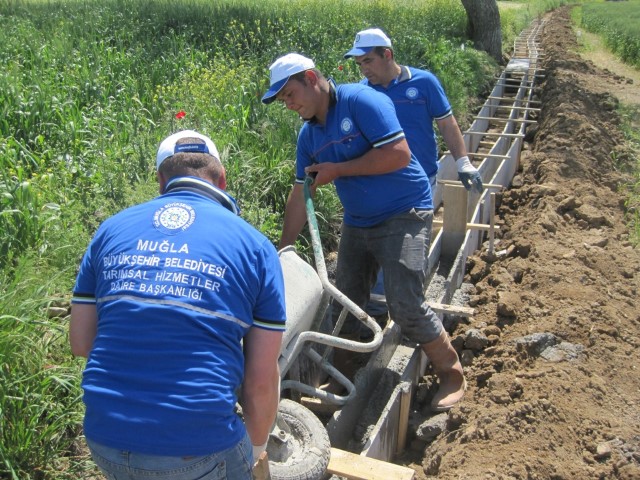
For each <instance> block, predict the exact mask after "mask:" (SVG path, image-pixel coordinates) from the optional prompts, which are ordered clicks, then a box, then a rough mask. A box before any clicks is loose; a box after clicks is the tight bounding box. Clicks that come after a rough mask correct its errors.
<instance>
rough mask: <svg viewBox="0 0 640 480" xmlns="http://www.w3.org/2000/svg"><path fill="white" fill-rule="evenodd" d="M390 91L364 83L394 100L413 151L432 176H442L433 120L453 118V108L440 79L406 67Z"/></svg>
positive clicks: (393, 82)
mask: <svg viewBox="0 0 640 480" xmlns="http://www.w3.org/2000/svg"><path fill="white" fill-rule="evenodd" d="M401 69H402V71H401V73H400V75H399V76H398V77H397V78H395V79H394V80H393V81H392V82H391V83H390V84H389V85H388V87H387V88H385V87H383V86H382V85H373V84H370V83H369V80H367V79H366V78H365V79H364V80H362V84H364V85H368V86H370V87H371V88H374V89H375V90H377V91H379V92H383V93H384V94H385V95H387V96H388V97H389V98H391V100H392V101H393V104H394V106H395V108H396V113H397V115H398V120H399V121H400V125H402V128H403V130H404V133H405V135H406V138H407V143H408V144H409V148H411V151H412V152H413V154H414V155H415V156H416V158H417V159H418V161H419V162H420V164H421V165H422V168H424V171H425V172H426V173H427V175H428V176H430V177H431V176H433V175H435V174H436V173H438V144H437V141H436V134H435V131H434V129H433V121H434V120H440V119H443V118H446V117H448V116H449V115H452V111H451V105H450V104H449V100H448V99H447V96H446V94H445V93H444V89H443V88H442V85H441V84H440V81H439V80H438V78H437V77H436V76H435V75H434V74H432V73H431V72H429V71H427V70H420V69H418V68H413V67H407V66H402V67H401Z"/></svg>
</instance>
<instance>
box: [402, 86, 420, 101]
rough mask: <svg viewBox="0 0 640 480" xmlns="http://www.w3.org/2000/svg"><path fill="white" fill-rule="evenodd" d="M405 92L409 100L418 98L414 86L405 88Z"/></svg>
mask: <svg viewBox="0 0 640 480" xmlns="http://www.w3.org/2000/svg"><path fill="white" fill-rule="evenodd" d="M405 94H406V95H407V98H408V99H409V100H415V99H416V98H418V89H417V88H415V87H410V88H407V91H406V92H405Z"/></svg>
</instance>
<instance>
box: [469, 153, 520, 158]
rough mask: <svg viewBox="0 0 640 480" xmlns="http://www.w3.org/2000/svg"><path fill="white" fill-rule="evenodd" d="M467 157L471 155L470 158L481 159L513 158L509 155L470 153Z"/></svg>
mask: <svg viewBox="0 0 640 480" xmlns="http://www.w3.org/2000/svg"><path fill="white" fill-rule="evenodd" d="M467 155H469V156H470V157H481V158H511V157H510V156H509V155H499V154H497V153H481V152H468V153H467Z"/></svg>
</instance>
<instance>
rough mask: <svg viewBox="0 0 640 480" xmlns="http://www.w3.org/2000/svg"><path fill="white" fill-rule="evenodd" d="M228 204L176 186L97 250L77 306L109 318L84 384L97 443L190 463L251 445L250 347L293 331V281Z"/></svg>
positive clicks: (182, 182)
mask: <svg viewBox="0 0 640 480" xmlns="http://www.w3.org/2000/svg"><path fill="white" fill-rule="evenodd" d="M218 200H221V201H222V204H221V203H220V201H218ZM226 200H228V196H226V194H225V193H224V192H223V191H221V190H218V189H217V188H216V187H214V186H213V185H211V184H209V183H207V182H205V181H203V180H200V179H197V178H192V177H182V178H176V179H173V180H172V181H171V183H170V184H169V186H168V188H167V191H166V193H165V194H163V195H161V196H159V197H157V198H155V199H154V200H151V201H149V202H146V203H144V204H141V205H137V206H134V207H131V208H129V209H127V210H124V211H122V212H120V213H118V214H117V215H115V216H113V217H111V218H109V219H108V220H106V221H105V222H104V223H103V224H102V225H101V226H100V228H99V229H98V231H97V233H96V235H95V236H94V238H93V239H92V241H91V243H90V245H89V247H88V249H87V251H86V253H85V255H84V258H83V260H82V263H81V266H80V271H79V274H78V277H77V280H76V285H75V287H74V296H73V303H75V304H95V305H96V307H97V310H98V332H97V336H96V339H95V342H94V345H93V349H92V350H91V353H90V355H89V358H88V360H87V365H86V369H85V371H84V374H83V380H82V387H83V389H84V403H85V405H86V415H85V422H84V429H85V434H86V436H87V437H88V438H90V439H91V440H93V441H96V442H98V443H102V444H104V445H107V446H110V447H113V448H119V449H122V450H131V451H135V452H140V453H147V454H153V455H169V456H184V455H207V454H211V453H213V452H218V451H222V450H225V449H227V448H230V447H231V446H233V445H235V444H237V443H238V442H239V441H240V440H241V439H242V438H243V437H244V435H245V427H244V424H243V422H242V420H241V419H240V418H239V417H238V415H237V414H236V413H235V405H236V401H237V398H236V391H237V389H238V387H239V386H240V385H241V383H242V381H243V376H244V356H243V351H242V343H241V342H242V339H243V337H244V336H245V335H246V334H247V332H248V331H249V329H250V328H251V327H254V326H255V327H258V328H264V329H270V330H276V331H283V330H284V328H285V318H286V310H285V300H284V298H285V296H284V281H283V275H282V269H281V266H280V261H279V258H278V254H277V251H276V249H275V248H274V246H273V245H272V244H271V243H270V241H269V240H268V239H267V238H266V237H265V236H263V235H262V234H261V233H260V232H258V231H257V230H256V229H254V228H253V227H252V226H251V225H249V224H248V223H246V222H245V221H244V220H243V219H241V218H240V217H238V216H237V215H235V214H234V213H233V211H230V210H233V208H231V209H229V207H231V204H230V203H228V202H226ZM225 202H226V203H227V207H228V208H225V206H223V205H224V204H225Z"/></svg>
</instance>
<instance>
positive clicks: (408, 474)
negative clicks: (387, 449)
mask: <svg viewBox="0 0 640 480" xmlns="http://www.w3.org/2000/svg"><path fill="white" fill-rule="evenodd" d="M327 473H331V474H333V475H338V476H339V477H344V478H348V479H349V480H390V479H394V480H413V479H414V478H415V475H416V472H415V471H414V470H413V469H411V468H408V467H403V466H402V465H395V464H393V463H387V462H383V461H382V460H376V459H375V458H368V457H363V456H361V455H356V454H355V453H351V452H347V451H345V450H339V449H337V448H332V449H331V459H330V460H329V467H328V468H327Z"/></svg>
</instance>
